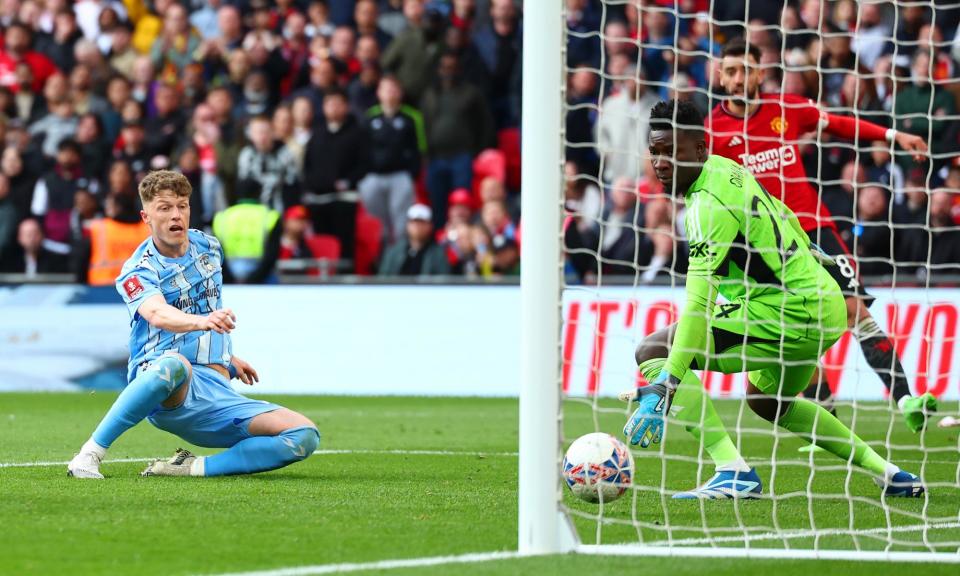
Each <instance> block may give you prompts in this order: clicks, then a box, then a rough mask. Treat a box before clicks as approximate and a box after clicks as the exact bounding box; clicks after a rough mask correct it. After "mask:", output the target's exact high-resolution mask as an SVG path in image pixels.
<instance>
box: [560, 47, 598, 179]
mask: <svg viewBox="0 0 960 576" xmlns="http://www.w3.org/2000/svg"><path fill="white" fill-rule="evenodd" d="M596 105H597V75H596V73H595V72H594V71H593V70H591V69H590V68H587V67H586V66H585V65H584V64H578V65H577V66H576V67H574V68H573V69H572V71H571V72H569V73H568V75H567V108H568V110H567V114H566V119H565V122H566V150H565V156H566V158H567V159H568V160H571V161H573V162H576V164H577V166H578V167H579V168H580V171H581V172H583V173H584V174H592V175H596V174H597V168H598V161H597V153H596V150H595V149H594V147H593V146H590V144H592V143H593V142H594V137H595V135H594V128H593V125H594V122H595V120H596V110H595V109H594V107H595V106H596Z"/></svg>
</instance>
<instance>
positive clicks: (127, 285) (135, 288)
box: [123, 276, 143, 300]
mask: <svg viewBox="0 0 960 576" xmlns="http://www.w3.org/2000/svg"><path fill="white" fill-rule="evenodd" d="M123 291H124V292H126V293H127V298H130V299H131V300H132V299H134V298H136V297H137V296H139V295H140V294H142V293H143V284H141V283H140V278H138V277H137V276H131V277H129V278H127V279H126V280H124V282H123Z"/></svg>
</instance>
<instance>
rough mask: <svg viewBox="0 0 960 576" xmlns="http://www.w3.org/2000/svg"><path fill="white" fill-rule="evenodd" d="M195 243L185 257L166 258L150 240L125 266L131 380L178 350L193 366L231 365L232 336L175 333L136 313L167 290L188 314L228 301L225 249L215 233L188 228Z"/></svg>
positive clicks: (121, 285)
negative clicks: (147, 364) (148, 364)
mask: <svg viewBox="0 0 960 576" xmlns="http://www.w3.org/2000/svg"><path fill="white" fill-rule="evenodd" d="M188 238H189V239H190V246H189V248H187V253H186V254H185V255H184V256H182V257H180V258H167V257H165V256H162V255H161V254H160V253H159V252H158V251H157V248H156V246H155V245H154V243H153V238H152V237H151V238H147V239H146V240H144V241H143V243H142V244H141V245H140V246H139V247H138V248H137V250H136V251H135V252H134V253H133V256H131V257H130V259H129V260H127V262H126V263H125V264H124V265H123V269H122V270H121V272H120V276H119V277H118V278H117V291H118V292H120V296H121V297H122V298H123V301H124V302H125V303H126V304H127V311H128V312H130V326H131V330H130V361H129V363H128V365H127V382H130V381H131V380H133V379H134V377H136V375H137V368H138V367H139V366H140V365H141V364H143V363H145V362H150V361H152V360H155V359H157V358H158V357H160V355H161V354H163V353H164V352H168V351H172V352H178V353H180V354H182V355H183V356H185V357H186V358H187V359H188V360H189V361H190V362H191V363H193V364H220V365H222V366H224V367H228V366H229V365H230V357H231V356H232V346H231V342H230V335H229V334H217V333H216V332H213V331H206V332H204V331H199V330H197V331H193V332H186V333H183V334H176V333H173V332H168V331H166V330H161V329H160V328H156V327H154V326H151V325H150V324H149V323H148V322H147V321H146V320H144V319H143V317H142V316H140V314H139V313H138V312H137V310H138V309H139V308H140V305H141V304H143V302H144V300H146V299H147V298H149V297H151V296H153V295H155V294H162V295H163V298H164V300H166V301H167V304H169V305H171V306H173V307H175V308H177V309H179V310H180V311H182V312H185V313H187V314H197V315H200V316H206V315H208V314H210V313H211V312H213V311H214V310H218V309H220V308H221V307H222V306H223V304H222V301H221V299H220V293H221V292H222V288H223V270H222V268H221V266H222V264H223V249H222V248H221V247H220V242H219V241H218V240H217V239H216V238H215V237H213V236H211V235H209V234H205V233H203V232H201V231H199V230H189V231H188Z"/></svg>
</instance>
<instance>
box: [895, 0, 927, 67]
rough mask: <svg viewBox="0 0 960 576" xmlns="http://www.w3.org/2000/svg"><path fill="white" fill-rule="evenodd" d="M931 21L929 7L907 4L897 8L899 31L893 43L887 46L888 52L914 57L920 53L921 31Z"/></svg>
mask: <svg viewBox="0 0 960 576" xmlns="http://www.w3.org/2000/svg"><path fill="white" fill-rule="evenodd" d="M929 21H930V16H929V13H928V9H927V6H924V5H922V4H912V3H905V4H903V5H900V6H898V7H897V30H896V34H895V35H894V41H893V43H891V44H889V45H888V46H887V50H888V51H893V50H895V51H896V52H897V53H899V54H904V55H906V56H913V55H914V54H916V53H917V52H918V50H917V41H918V40H919V38H920V30H921V29H922V28H923V26H924V24H926V23H927V22H929Z"/></svg>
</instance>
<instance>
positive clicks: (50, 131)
mask: <svg viewBox="0 0 960 576" xmlns="http://www.w3.org/2000/svg"><path fill="white" fill-rule="evenodd" d="M44 96H45V98H46V100H47V109H48V110H49V113H48V114H47V115H45V116H44V117H43V118H41V119H40V120H37V121H36V122H34V123H33V124H31V125H30V127H29V128H28V131H29V132H30V134H31V135H32V136H36V137H42V138H41V144H40V149H41V151H42V152H43V154H44V156H47V157H49V158H53V157H54V156H56V155H57V146H58V145H59V144H60V141H61V140H63V139H65V138H70V137H72V136H73V135H74V134H76V132H77V123H78V121H79V120H78V118H77V115H76V113H75V112H74V107H73V102H72V101H71V100H70V98H69V94H68V91H67V83H66V78H65V77H64V76H62V75H60V74H56V75H54V76H52V77H51V78H50V81H49V82H47V86H46V88H45V90H44Z"/></svg>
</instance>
